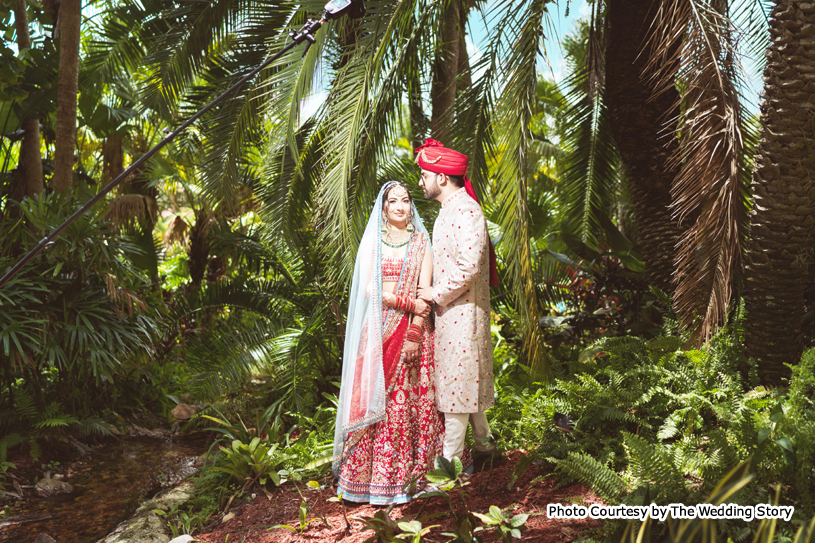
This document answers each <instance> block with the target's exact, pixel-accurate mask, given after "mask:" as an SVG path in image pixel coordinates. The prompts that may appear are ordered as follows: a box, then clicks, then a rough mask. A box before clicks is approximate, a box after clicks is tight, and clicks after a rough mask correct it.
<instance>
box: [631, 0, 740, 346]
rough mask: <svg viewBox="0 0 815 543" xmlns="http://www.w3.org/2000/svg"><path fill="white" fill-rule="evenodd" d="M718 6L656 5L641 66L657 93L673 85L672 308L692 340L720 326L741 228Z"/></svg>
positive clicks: (724, 34)
mask: <svg viewBox="0 0 815 543" xmlns="http://www.w3.org/2000/svg"><path fill="white" fill-rule="evenodd" d="M721 6H722V4H720V3H716V2H707V1H705V0H663V2H662V3H661V6H660V9H659V10H658V11H657V16H656V18H655V20H654V23H653V26H652V31H651V35H650V37H649V44H648V53H649V55H650V56H649V62H648V66H647V68H646V69H647V71H648V72H649V73H650V75H651V77H652V78H653V79H654V81H655V83H656V88H657V92H659V91H660V90H662V89H667V88H669V87H673V86H674V85H675V81H676V80H677V79H678V80H679V82H680V85H679V86H680V88H681V93H680V94H681V97H680V100H681V106H682V113H681V114H680V118H679V119H678V120H677V126H678V129H677V130H678V135H679V140H680V145H679V149H678V151H677V153H676V155H675V156H674V157H673V158H672V160H674V161H675V163H676V164H677V165H678V166H679V167H680V171H679V174H678V176H677V178H676V179H675V180H674V182H673V184H672V188H671V195H672V200H673V203H672V207H673V210H672V211H673V216H674V217H675V218H676V219H678V221H679V224H680V226H682V227H684V228H685V232H684V234H683V235H682V237H681V239H680V241H679V244H678V245H679V246H678V250H677V256H676V260H675V262H676V273H675V279H674V280H675V283H676V286H677V287H676V291H675V293H674V307H675V308H676V310H677V312H678V313H679V314H680V316H681V324H682V326H683V327H684V328H685V329H687V330H690V331H691V332H692V335H693V337H694V338H695V339H696V340H697V341H702V340H707V339H709V338H710V337H711V335H712V334H713V333H714V331H715V330H716V329H717V328H718V327H719V326H720V325H721V324H723V323H724V321H725V318H726V316H727V308H728V304H729V302H730V299H731V297H732V289H733V275H734V273H735V272H736V271H737V270H738V269H739V268H740V266H741V252H742V247H741V237H742V232H743V229H744V228H745V225H746V209H747V201H746V199H745V197H744V194H745V193H744V180H745V177H744V176H743V175H742V167H743V150H744V146H745V143H744V135H743V128H742V125H743V123H744V119H743V112H742V109H741V105H740V101H739V99H740V96H739V92H738V80H739V66H738V61H737V58H738V56H737V51H736V48H735V41H734V39H733V34H734V29H733V26H732V24H731V22H730V20H729V19H728V18H727V13H725V12H722V11H720V8H721Z"/></svg>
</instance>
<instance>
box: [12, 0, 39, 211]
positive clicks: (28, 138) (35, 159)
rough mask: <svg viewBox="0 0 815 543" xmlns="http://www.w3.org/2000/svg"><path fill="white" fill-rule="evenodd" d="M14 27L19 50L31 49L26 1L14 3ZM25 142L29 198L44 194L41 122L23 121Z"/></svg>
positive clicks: (23, 151) (23, 160) (22, 154)
mask: <svg viewBox="0 0 815 543" xmlns="http://www.w3.org/2000/svg"><path fill="white" fill-rule="evenodd" d="M14 26H15V29H16V30H17V48H18V49H19V50H20V51H22V50H23V49H31V37H30V35H29V33H28V14H27V13H26V2H25V0H16V1H15V2H14ZM22 129H23V142H22V144H21V145H20V163H21V165H22V166H23V171H25V183H26V195H28V196H29V197H31V196H34V195H36V194H40V193H41V192H42V184H43V176H42V154H41V153H40V120H39V119H31V118H26V119H23V123H22Z"/></svg>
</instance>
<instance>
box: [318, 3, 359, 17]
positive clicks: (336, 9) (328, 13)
mask: <svg viewBox="0 0 815 543" xmlns="http://www.w3.org/2000/svg"><path fill="white" fill-rule="evenodd" d="M324 9H325V15H323V17H325V18H326V19H329V20H330V19H339V18H340V17H342V16H343V15H348V16H349V17H350V18H352V19H359V18H361V17H362V16H363V15H365V4H364V3H363V1H362V0H331V1H330V2H329V3H327V4H326V5H325V8H324Z"/></svg>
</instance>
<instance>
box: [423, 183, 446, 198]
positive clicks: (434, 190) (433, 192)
mask: <svg viewBox="0 0 815 543" xmlns="http://www.w3.org/2000/svg"><path fill="white" fill-rule="evenodd" d="M422 190H423V191H424V197H425V198H427V199H428V200H433V199H434V198H436V196H438V195H439V194H441V187H439V184H438V183H437V182H436V179H435V178H434V179H433V184H432V185H431V184H429V183H427V182H425V184H424V187H423V188H422Z"/></svg>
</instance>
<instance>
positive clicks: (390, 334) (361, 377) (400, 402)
mask: <svg viewBox="0 0 815 543" xmlns="http://www.w3.org/2000/svg"><path fill="white" fill-rule="evenodd" d="M380 194H381V193H380ZM380 199H381V198H380ZM380 199H378V201H379V200H380ZM372 215H373V217H377V216H379V213H378V212H377V210H376V208H375V209H374V213H373V214H372ZM413 215H415V210H414V213H413ZM413 224H414V225H418V226H417V228H416V231H414V233H413V234H412V235H411V237H410V240H409V242H408V244H407V247H406V249H405V254H404V257H403V258H389V257H383V256H382V254H381V247H380V237H379V236H378V235H375V234H378V230H379V229H378V225H376V226H377V229H376V230H377V232H376V233H374V232H371V231H370V229H369V231H366V236H367V237H368V239H366V237H365V236H364V237H363V241H362V242H361V243H360V254H359V255H358V256H357V265H356V266H355V280H354V285H353V286H352V291H351V300H350V307H349V315H348V323H347V324H346V346H345V353H344V354H345V359H344V362H343V382H342V387H341V390H340V397H339V400H340V401H339V405H338V412H337V431H336V435H335V443H334V473H335V475H336V476H337V477H338V479H339V483H338V487H337V491H338V494H341V495H342V497H343V498H345V499H347V500H350V501H355V502H370V503H372V504H379V505H387V504H391V503H397V504H398V503H406V502H408V501H410V499H411V496H410V495H409V493H408V492H409V488H406V487H409V485H410V483H411V481H413V480H416V481H417V483H418V488H421V487H422V485H423V484H424V479H423V476H424V474H425V473H427V471H428V470H430V469H433V462H434V460H435V458H436V456H437V455H440V454H441V453H442V443H443V440H444V421H443V419H442V418H441V415H440V414H439V412H438V411H437V409H436V404H435V386H434V381H435V368H434V355H433V342H434V339H433V330H432V327H431V325H430V324H429V319H427V320H425V321H424V324H423V325H422V356H421V359H420V360H416V361H413V362H409V361H407V360H406V358H405V356H404V348H405V336H406V333H407V330H408V326H409V324H410V320H411V314H410V313H407V312H405V311H403V310H400V309H398V308H392V307H387V306H384V305H383V304H382V281H383V280H384V281H388V282H394V283H397V287H396V292H394V294H395V295H396V296H397V297H405V296H410V297H412V298H414V299H415V297H416V287H417V284H418V281H419V274H420V271H421V266H422V259H423V256H424V253H425V251H430V250H431V248H430V243H429V241H428V236H427V232H426V231H425V230H424V228H423V227H422V226H421V221H420V220H418V216H416V218H415V219H414V220H413ZM368 260H370V261H371V262H370V264H368V263H367V261H368ZM366 269H367V273H366ZM363 285H364V287H363ZM360 305H361V307H365V308H367V309H366V310H362V309H361V308H360ZM363 315H364V317H363ZM360 319H362V322H361V325H360ZM349 342H350V343H349Z"/></svg>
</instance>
